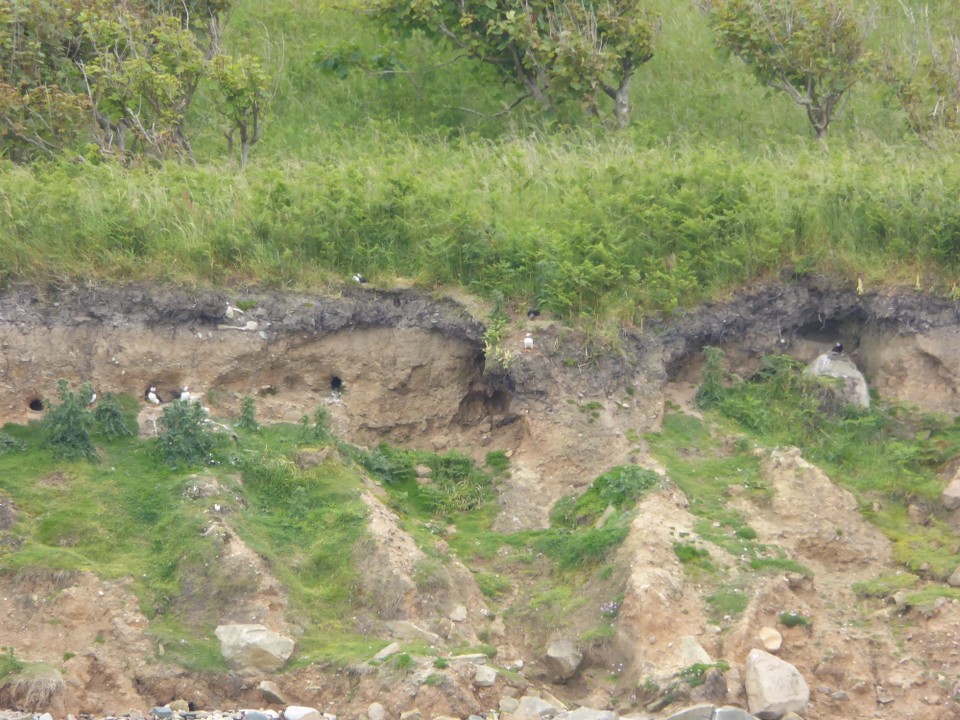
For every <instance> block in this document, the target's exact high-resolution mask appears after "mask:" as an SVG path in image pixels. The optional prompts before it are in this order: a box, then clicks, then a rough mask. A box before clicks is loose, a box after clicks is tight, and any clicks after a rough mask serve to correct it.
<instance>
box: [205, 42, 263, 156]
mask: <svg viewBox="0 0 960 720" xmlns="http://www.w3.org/2000/svg"><path fill="white" fill-rule="evenodd" d="M213 77H214V80H215V81H216V86H217V93H218V95H219V100H220V101H219V103H218V104H217V110H218V111H219V113H220V114H221V115H222V116H223V117H224V118H225V119H226V121H227V129H226V130H225V131H224V133H223V134H224V136H225V137H226V138H227V152H228V154H229V155H230V156H231V157H232V156H233V148H234V144H235V136H238V137H239V140H240V158H239V160H240V167H244V166H245V165H246V164H247V158H248V157H249V155H250V148H252V147H253V146H254V145H255V144H256V143H257V142H258V141H259V140H260V136H261V135H262V134H263V123H264V120H265V119H266V115H267V110H268V109H269V107H270V101H271V100H272V98H273V88H272V87H271V84H270V78H269V76H268V75H267V73H266V72H264V70H263V68H262V67H261V65H260V61H259V60H258V59H257V58H255V57H251V56H250V55H239V56H237V57H232V56H230V55H219V56H217V57H216V58H215V59H214V61H213Z"/></svg>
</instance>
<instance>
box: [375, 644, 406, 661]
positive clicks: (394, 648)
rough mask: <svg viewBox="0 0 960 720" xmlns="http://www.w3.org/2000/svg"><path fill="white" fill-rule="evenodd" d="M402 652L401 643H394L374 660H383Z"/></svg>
mask: <svg viewBox="0 0 960 720" xmlns="http://www.w3.org/2000/svg"><path fill="white" fill-rule="evenodd" d="M398 652H400V643H397V642H392V643H390V644H389V645H387V646H386V647H385V648H383V649H382V650H381V651H380V652H378V653H377V654H376V655H374V656H373V659H374V660H383V659H385V658H388V657H390V656H391V655H396V654H397V653H398Z"/></svg>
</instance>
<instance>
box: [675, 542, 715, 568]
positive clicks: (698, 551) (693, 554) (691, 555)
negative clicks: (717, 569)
mask: <svg viewBox="0 0 960 720" xmlns="http://www.w3.org/2000/svg"><path fill="white" fill-rule="evenodd" d="M673 552H674V554H675V555H676V556H677V559H678V560H680V562H682V563H683V564H684V565H690V566H695V567H699V568H702V569H704V570H713V569H714V567H713V564H712V563H711V562H710V560H709V558H710V551H709V550H707V549H706V548H701V547H697V546H696V545H691V544H690V543H680V542H675V543H674V544H673Z"/></svg>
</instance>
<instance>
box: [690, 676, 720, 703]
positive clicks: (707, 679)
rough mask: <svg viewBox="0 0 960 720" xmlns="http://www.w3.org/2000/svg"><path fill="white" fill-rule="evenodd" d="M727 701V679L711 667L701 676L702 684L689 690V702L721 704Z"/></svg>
mask: <svg viewBox="0 0 960 720" xmlns="http://www.w3.org/2000/svg"><path fill="white" fill-rule="evenodd" d="M726 699H727V678H726V676H724V674H723V671H722V670H721V669H720V668H716V667H712V668H710V669H709V670H707V672H705V673H704V675H703V684H702V685H698V686H697V687H695V688H692V689H691V690H690V701H691V702H697V703H713V704H716V703H721V702H724V701H726Z"/></svg>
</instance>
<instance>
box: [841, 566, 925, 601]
mask: <svg viewBox="0 0 960 720" xmlns="http://www.w3.org/2000/svg"><path fill="white" fill-rule="evenodd" d="M919 579H920V578H918V577H917V576H916V575H914V574H913V573H908V572H899V573H895V574H893V575H883V576H881V577H877V578H874V579H872V580H863V581H861V582H856V583H854V584H853V586H852V587H853V592H854V593H855V594H856V595H857V597H861V598H886V597H890V596H891V595H893V594H894V593H896V592H897V591H899V590H909V589H910V588H912V587H914V586H915V585H916V584H917V582H918V581H919Z"/></svg>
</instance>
